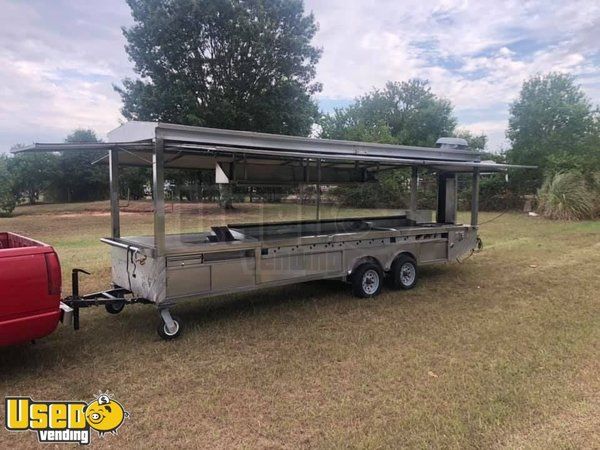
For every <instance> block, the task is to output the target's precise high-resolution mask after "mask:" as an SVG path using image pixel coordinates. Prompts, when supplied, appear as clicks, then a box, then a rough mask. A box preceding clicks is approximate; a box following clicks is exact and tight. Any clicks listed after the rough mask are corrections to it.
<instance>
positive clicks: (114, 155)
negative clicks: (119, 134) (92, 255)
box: [108, 148, 121, 239]
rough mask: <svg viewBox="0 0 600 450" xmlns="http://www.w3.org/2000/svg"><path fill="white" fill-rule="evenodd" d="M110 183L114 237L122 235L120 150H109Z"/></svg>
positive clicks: (111, 222) (111, 221)
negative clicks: (120, 215)
mask: <svg viewBox="0 0 600 450" xmlns="http://www.w3.org/2000/svg"><path fill="white" fill-rule="evenodd" d="M108 164H109V183H110V225H111V236H112V238H113V239H118V238H120V237H121V220H120V217H119V150H117V149H115V148H113V149H110V150H109V151H108Z"/></svg>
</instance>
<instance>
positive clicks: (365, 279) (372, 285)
mask: <svg viewBox="0 0 600 450" xmlns="http://www.w3.org/2000/svg"><path fill="white" fill-rule="evenodd" d="M382 281H383V272H382V271H381V269H380V268H379V266H378V265H377V264H373V263H365V264H362V265H360V266H359V267H358V268H357V269H356V270H355V271H354V273H353V274H352V291H353V292H354V295H355V296H357V297H360V298H370V297H375V296H377V295H379V293H380V292H381V284H382Z"/></svg>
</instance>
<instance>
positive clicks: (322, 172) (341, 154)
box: [14, 121, 529, 184]
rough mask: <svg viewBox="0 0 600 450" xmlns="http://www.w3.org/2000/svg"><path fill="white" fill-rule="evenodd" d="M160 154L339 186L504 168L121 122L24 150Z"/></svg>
mask: <svg viewBox="0 0 600 450" xmlns="http://www.w3.org/2000/svg"><path fill="white" fill-rule="evenodd" d="M157 143H160V145H161V146H162V149H163V152H164V168H180V169H216V170H217V175H220V176H224V177H226V178H227V179H228V180H231V181H234V182H238V183H259V184H260V183H285V182H290V183H298V182H311V181H312V182H315V181H317V179H320V181H321V182H322V183H328V182H331V183H343V182H352V181H371V180H372V179H374V173H375V172H377V171H379V170H385V169H390V168H394V167H399V166H422V167H427V168H429V169H431V170H435V171H443V172H473V170H474V169H478V171H479V172H480V173H486V172H500V171H504V170H506V169H507V168H511V167H514V168H529V166H509V165H506V164H497V163H494V162H492V161H481V159H480V154H479V153H476V152H472V151H470V150H468V149H467V150H464V149H463V150H461V149H450V148H431V147H415V146H405V145H388V144H376V143H365V142H354V141H341V140H330V139H315V138H304V137H296V136H283V135H276V134H267V133H254V132H248V131H232V130H221V129H216V128H204V127H194V126H186V125H175V124H168V123H160V122H135V121H132V122H127V123H124V124H123V125H121V126H120V127H118V128H116V129H114V130H112V131H111V132H109V133H108V142H103V143H97V144H96V143H95V144H75V143H55V144H43V143H38V144H33V145H31V146H29V147H24V148H20V149H17V150H15V151H14V152H15V153H26V152H62V151H74V150H78V151H98V150H105V151H107V156H106V157H105V158H101V159H100V160H99V161H103V160H106V161H107V162H108V151H111V150H116V151H118V154H119V156H118V162H119V164H120V165H128V166H152V162H153V157H154V156H155V153H156V145H157Z"/></svg>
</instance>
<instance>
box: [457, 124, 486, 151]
mask: <svg viewBox="0 0 600 450" xmlns="http://www.w3.org/2000/svg"><path fill="white" fill-rule="evenodd" d="M453 136H454V137H457V138H462V139H464V140H466V141H467V143H468V144H469V148H470V149H471V150H473V151H477V152H483V151H484V150H485V146H486V145H487V136H486V135H485V134H484V133H480V134H474V133H472V132H471V131H469V130H466V129H464V128H461V129H458V130H456V131H455V132H454V134H453Z"/></svg>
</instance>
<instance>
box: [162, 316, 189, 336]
mask: <svg viewBox="0 0 600 450" xmlns="http://www.w3.org/2000/svg"><path fill="white" fill-rule="evenodd" d="M171 319H172V320H173V323H174V324H175V330H174V331H169V329H168V328H167V324H166V323H165V321H164V320H161V321H160V323H159V324H158V329H157V331H158V335H159V336H160V337H161V338H162V339H164V340H165V341H170V340H172V339H176V338H178V337H179V336H181V333H182V331H183V328H182V326H181V319H180V318H179V317H177V316H171Z"/></svg>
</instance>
